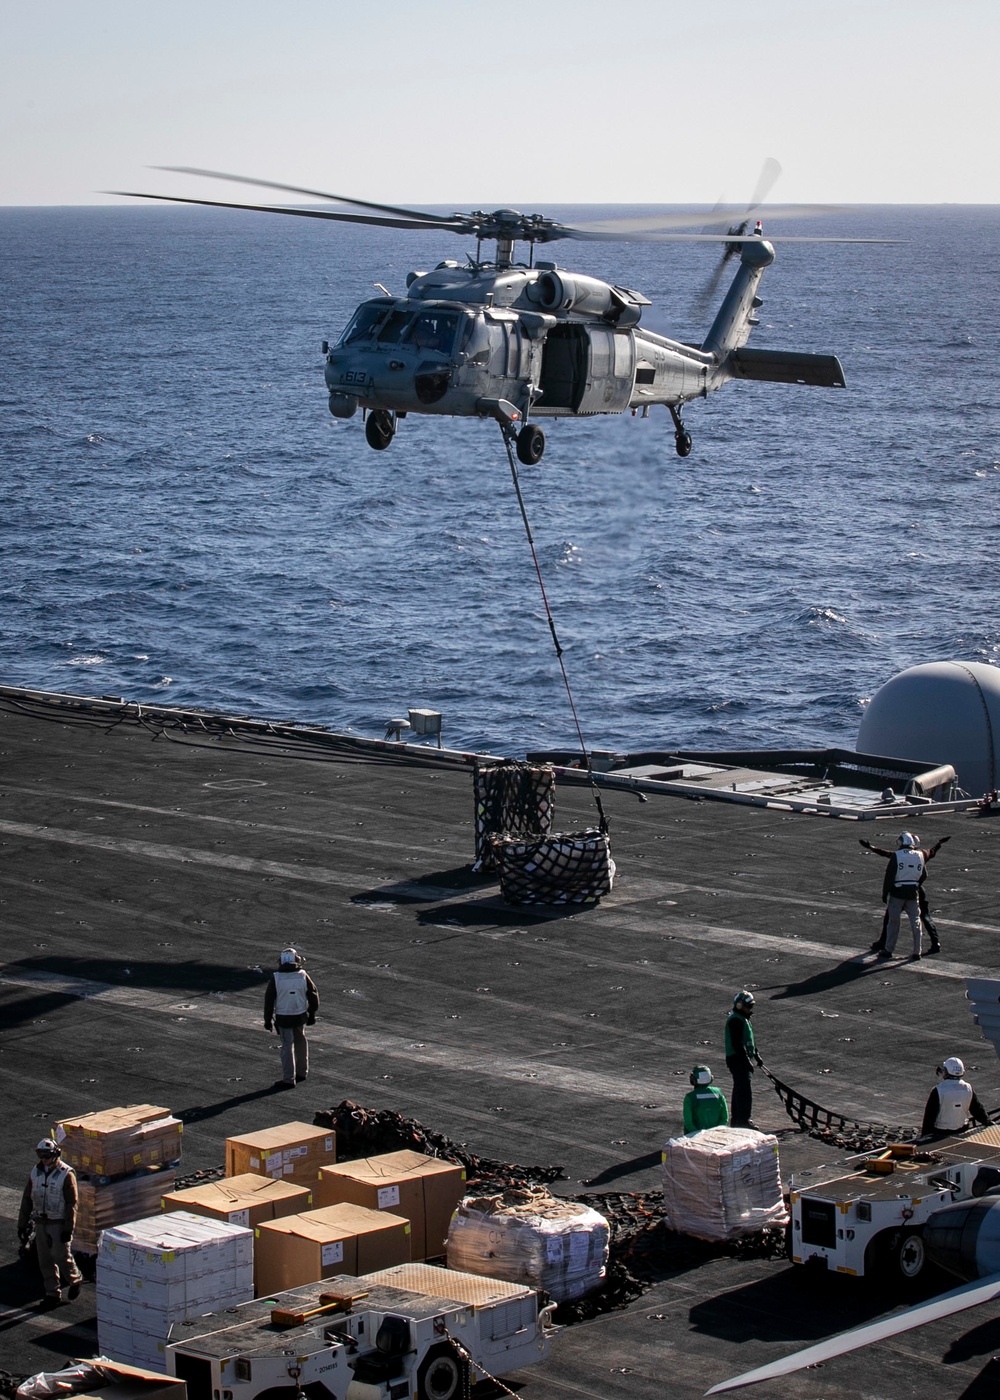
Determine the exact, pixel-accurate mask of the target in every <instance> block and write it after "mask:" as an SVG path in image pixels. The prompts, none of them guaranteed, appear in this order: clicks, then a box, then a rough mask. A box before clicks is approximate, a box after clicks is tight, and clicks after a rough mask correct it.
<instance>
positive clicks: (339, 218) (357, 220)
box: [105, 190, 465, 233]
mask: <svg viewBox="0 0 1000 1400" xmlns="http://www.w3.org/2000/svg"><path fill="white" fill-rule="evenodd" d="M105 193H106V194H119V195H124V196H125V198H127V199H160V200H164V201H166V202H167V203H168V204H200V205H205V206H207V207H208V208H209V209H248V210H250V211H251V212H253V213H255V214H290V215H291V216H292V217H294V218H298V219H334V220H336V222H338V223H344V224H375V225H378V226H380V227H383V228H417V229H434V228H436V229H444V230H446V231H447V232H449V233H464V232H465V228H464V225H461V224H456V223H455V222H454V221H453V220H447V219H440V220H438V221H437V223H433V224H432V223H420V224H418V223H414V222H413V221H412V220H410V219H383V218H381V217H379V216H378V215H376V214H340V213H337V212H336V211H335V210H333V209H291V208H287V207H283V206H281V205H271V204H236V203H230V202H228V201H226V200H221V199H184V198H182V196H180V195H174V194H149V193H148V192H147V191H144V190H106V191H105Z"/></svg>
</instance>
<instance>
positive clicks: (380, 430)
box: [365, 408, 396, 452]
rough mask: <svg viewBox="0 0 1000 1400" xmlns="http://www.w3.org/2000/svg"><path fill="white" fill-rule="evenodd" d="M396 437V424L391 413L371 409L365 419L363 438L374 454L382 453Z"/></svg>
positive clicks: (382, 409) (380, 409) (381, 409)
mask: <svg viewBox="0 0 1000 1400" xmlns="http://www.w3.org/2000/svg"><path fill="white" fill-rule="evenodd" d="M395 436H396V424H395V420H394V418H393V415H392V414H391V413H387V412H386V411H385V409H384V408H373V409H372V411H371V413H369V415H368V417H367V418H366V419H365V438H366V440H367V442H368V446H369V447H373V448H374V449H375V451H376V452H384V451H385V449H386V448H387V447H388V446H389V444H390V442H392V440H393V438H394V437H395Z"/></svg>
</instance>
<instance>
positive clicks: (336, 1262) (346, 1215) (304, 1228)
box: [254, 1204, 410, 1298]
mask: <svg viewBox="0 0 1000 1400" xmlns="http://www.w3.org/2000/svg"><path fill="white" fill-rule="evenodd" d="M409 1262H410V1222H409V1221H408V1220H404V1219H403V1217H402V1216H399V1215H390V1214H389V1212H388V1211H384V1210H368V1209H366V1208H365V1207H364V1206H354V1205H346V1204H342V1205H337V1206H327V1207H326V1208H325V1209H322V1210H310V1211H305V1212H304V1213H303V1214H302V1215H286V1216H284V1217H282V1219H280V1220H272V1221H266V1222H265V1223H264V1224H262V1225H258V1227H257V1229H256V1230H255V1231H254V1288H255V1291H256V1294H257V1297H258V1298H261V1297H265V1296H267V1295H268V1294H270V1293H280V1292H281V1291H282V1289H285V1288H301V1287H302V1286H303V1285H304V1284H307V1283H318V1282H319V1280H320V1279H322V1278H330V1277H331V1276H332V1275H334V1274H354V1275H355V1276H356V1275H358V1274H368V1273H373V1272H374V1271H375V1270H376V1269H388V1268H390V1267H391V1266H392V1265H393V1264H408V1263H409Z"/></svg>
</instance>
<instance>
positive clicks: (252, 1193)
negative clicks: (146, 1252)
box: [160, 1172, 313, 1230]
mask: <svg viewBox="0 0 1000 1400" xmlns="http://www.w3.org/2000/svg"><path fill="white" fill-rule="evenodd" d="M312 1204H313V1197H312V1192H311V1191H310V1190H309V1187H308V1186H297V1185H296V1184H295V1183H294V1182H292V1181H272V1179H271V1178H270V1177H269V1176H258V1175H257V1173H256V1172H245V1173H244V1174H243V1176H224V1177H223V1178H222V1180H221V1181H206V1182H203V1183H202V1184H201V1185H200V1186H188V1187H186V1188H185V1189H184V1190H182V1191H171V1192H170V1193H169V1194H168V1195H165V1196H163V1197H162V1198H161V1200H160V1206H161V1208H162V1209H163V1210H187V1211H190V1212H191V1214H192V1215H206V1216H208V1217H209V1219H211V1220H228V1221H229V1223H230V1225H245V1226H246V1227H247V1229H249V1230H252V1229H254V1227H255V1226H257V1225H261V1224H263V1222H264V1221H265V1220H276V1219H278V1218H279V1217H280V1216H283V1215H299V1214H301V1212H302V1211H304V1210H311V1209H312Z"/></svg>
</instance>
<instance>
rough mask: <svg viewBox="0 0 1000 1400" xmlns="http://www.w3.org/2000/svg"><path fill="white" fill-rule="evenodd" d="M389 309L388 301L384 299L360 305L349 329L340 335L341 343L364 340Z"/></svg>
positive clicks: (346, 343)
mask: <svg viewBox="0 0 1000 1400" xmlns="http://www.w3.org/2000/svg"><path fill="white" fill-rule="evenodd" d="M387 310H388V303H387V302H384V301H366V302H365V304H364V305H363V306H359V307H358V309H357V311H355V313H354V315H353V316H352V317H351V323H350V325H349V326H348V327H347V330H346V331H345V332H344V334H343V335H342V336H341V337H340V344H341V345H349V344H350V342H351V341H352V340H362V339H363V338H364V337H365V336H369V335H371V333H372V330H373V328H374V327H375V326H377V325H378V323H379V321H381V320H382V318H383V317H384V316H385V313H386V311H387Z"/></svg>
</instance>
